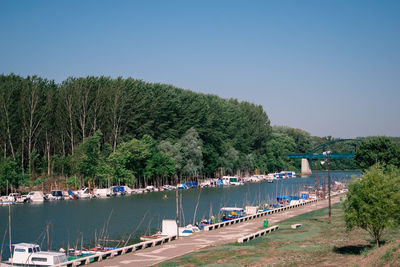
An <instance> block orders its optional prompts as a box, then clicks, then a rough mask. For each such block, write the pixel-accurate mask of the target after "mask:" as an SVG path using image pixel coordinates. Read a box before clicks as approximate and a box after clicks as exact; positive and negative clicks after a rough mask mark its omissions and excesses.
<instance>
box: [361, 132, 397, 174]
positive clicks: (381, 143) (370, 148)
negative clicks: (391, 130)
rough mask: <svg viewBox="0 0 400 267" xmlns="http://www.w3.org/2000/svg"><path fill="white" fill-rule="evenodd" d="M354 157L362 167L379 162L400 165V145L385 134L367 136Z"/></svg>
mask: <svg viewBox="0 0 400 267" xmlns="http://www.w3.org/2000/svg"><path fill="white" fill-rule="evenodd" d="M354 159H355V162H356V163H357V164H358V166H360V168H362V169H367V168H369V167H370V166H372V165H374V164H375V163H377V162H379V163H382V164H391V165H394V166H397V167H400V146H399V144H396V143H395V142H394V141H393V140H392V139H390V138H389V137H385V136H378V137H372V138H366V139H364V140H363V141H362V142H361V144H360V145H359V146H358V148H357V151H356V154H355V157H354Z"/></svg>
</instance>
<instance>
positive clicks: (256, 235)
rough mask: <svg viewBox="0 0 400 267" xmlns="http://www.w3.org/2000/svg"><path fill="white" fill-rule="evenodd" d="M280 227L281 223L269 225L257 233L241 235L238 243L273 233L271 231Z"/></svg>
mask: <svg viewBox="0 0 400 267" xmlns="http://www.w3.org/2000/svg"><path fill="white" fill-rule="evenodd" d="M278 229H279V225H274V226H271V227H268V228H266V229H263V230H260V231H257V232H255V233H252V234H249V235H246V236H243V237H240V238H238V240H237V242H238V243H244V242H247V241H250V240H253V239H254V238H256V237H260V236H264V235H266V234H268V233H271V232H273V231H275V230H278Z"/></svg>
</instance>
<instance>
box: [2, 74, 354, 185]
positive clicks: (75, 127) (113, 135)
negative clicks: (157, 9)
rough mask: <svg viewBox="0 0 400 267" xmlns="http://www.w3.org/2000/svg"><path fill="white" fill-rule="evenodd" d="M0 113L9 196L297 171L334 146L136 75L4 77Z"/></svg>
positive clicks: (250, 110) (233, 105)
mask: <svg viewBox="0 0 400 267" xmlns="http://www.w3.org/2000/svg"><path fill="white" fill-rule="evenodd" d="M0 109H1V112H0V153H1V160H0V175H1V181H0V187H2V188H3V189H4V187H5V184H6V183H7V182H8V183H10V184H12V185H13V186H15V187H17V186H18V185H19V184H21V183H22V184H35V183H36V184H38V183H41V182H43V180H44V179H46V178H48V177H65V178H66V179H67V178H68V179H67V180H68V181H70V182H71V181H72V179H75V177H76V176H77V177H78V179H79V181H82V182H85V183H88V182H89V181H91V182H94V183H96V185H99V184H100V185H105V184H106V183H111V184H115V183H129V184H131V185H134V186H143V185H145V184H162V183H172V182H178V181H184V180H187V179H196V178H198V177H216V176H220V175H224V174H235V173H240V174H242V175H243V174H245V173H266V172H273V171H281V170H284V169H294V170H299V169H300V161H294V160H290V159H288V158H287V157H286V154H287V153H289V152H307V151H308V150H309V149H311V148H313V147H314V146H315V145H317V144H318V143H321V142H326V141H327V139H326V138H319V137H312V136H311V135H310V134H309V133H307V132H305V131H303V130H300V129H293V128H290V127H278V126H274V127H271V126H270V121H269V118H268V116H267V114H266V113H265V111H264V110H263V108H262V107H261V106H260V105H255V104H252V103H249V102H245V101H243V102H240V101H238V100H236V99H223V98H220V97H218V96H216V95H209V94H201V93H195V92H192V91H190V90H183V89H179V88H176V87H174V86H172V85H166V84H157V83H148V82H144V81H141V80H135V79H132V78H127V79H123V78H116V79H112V78H109V77H103V76H101V77H92V76H89V77H85V78H72V77H71V78H68V79H66V80H65V81H63V82H61V83H59V84H57V83H55V82H54V81H52V80H47V79H43V78H40V77H37V76H28V77H21V76H18V75H14V74H10V75H0ZM352 149H354V147H353V148H352ZM349 152H351V151H349ZM349 164H350V165H349ZM351 164H352V163H348V162H344V163H343V164H342V165H340V164H338V165H337V166H336V167H338V168H340V167H343V166H344V167H346V166H350V167H351V168H352V167H354V166H352V165H351ZM334 167H335V166H334ZM72 177H73V178H72Z"/></svg>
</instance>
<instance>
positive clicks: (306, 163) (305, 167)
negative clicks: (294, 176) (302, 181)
mask: <svg viewBox="0 0 400 267" xmlns="http://www.w3.org/2000/svg"><path fill="white" fill-rule="evenodd" d="M310 165H311V162H310V159H305V158H302V159H301V177H307V176H310V175H311V174H312V171H311V167H310Z"/></svg>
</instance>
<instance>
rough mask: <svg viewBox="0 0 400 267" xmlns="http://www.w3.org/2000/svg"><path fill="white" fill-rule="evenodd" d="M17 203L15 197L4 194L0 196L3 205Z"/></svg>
mask: <svg viewBox="0 0 400 267" xmlns="http://www.w3.org/2000/svg"><path fill="white" fill-rule="evenodd" d="M14 203H15V199H14V198H10V197H9V196H2V197H1V198H0V204H1V205H11V204H14Z"/></svg>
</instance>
